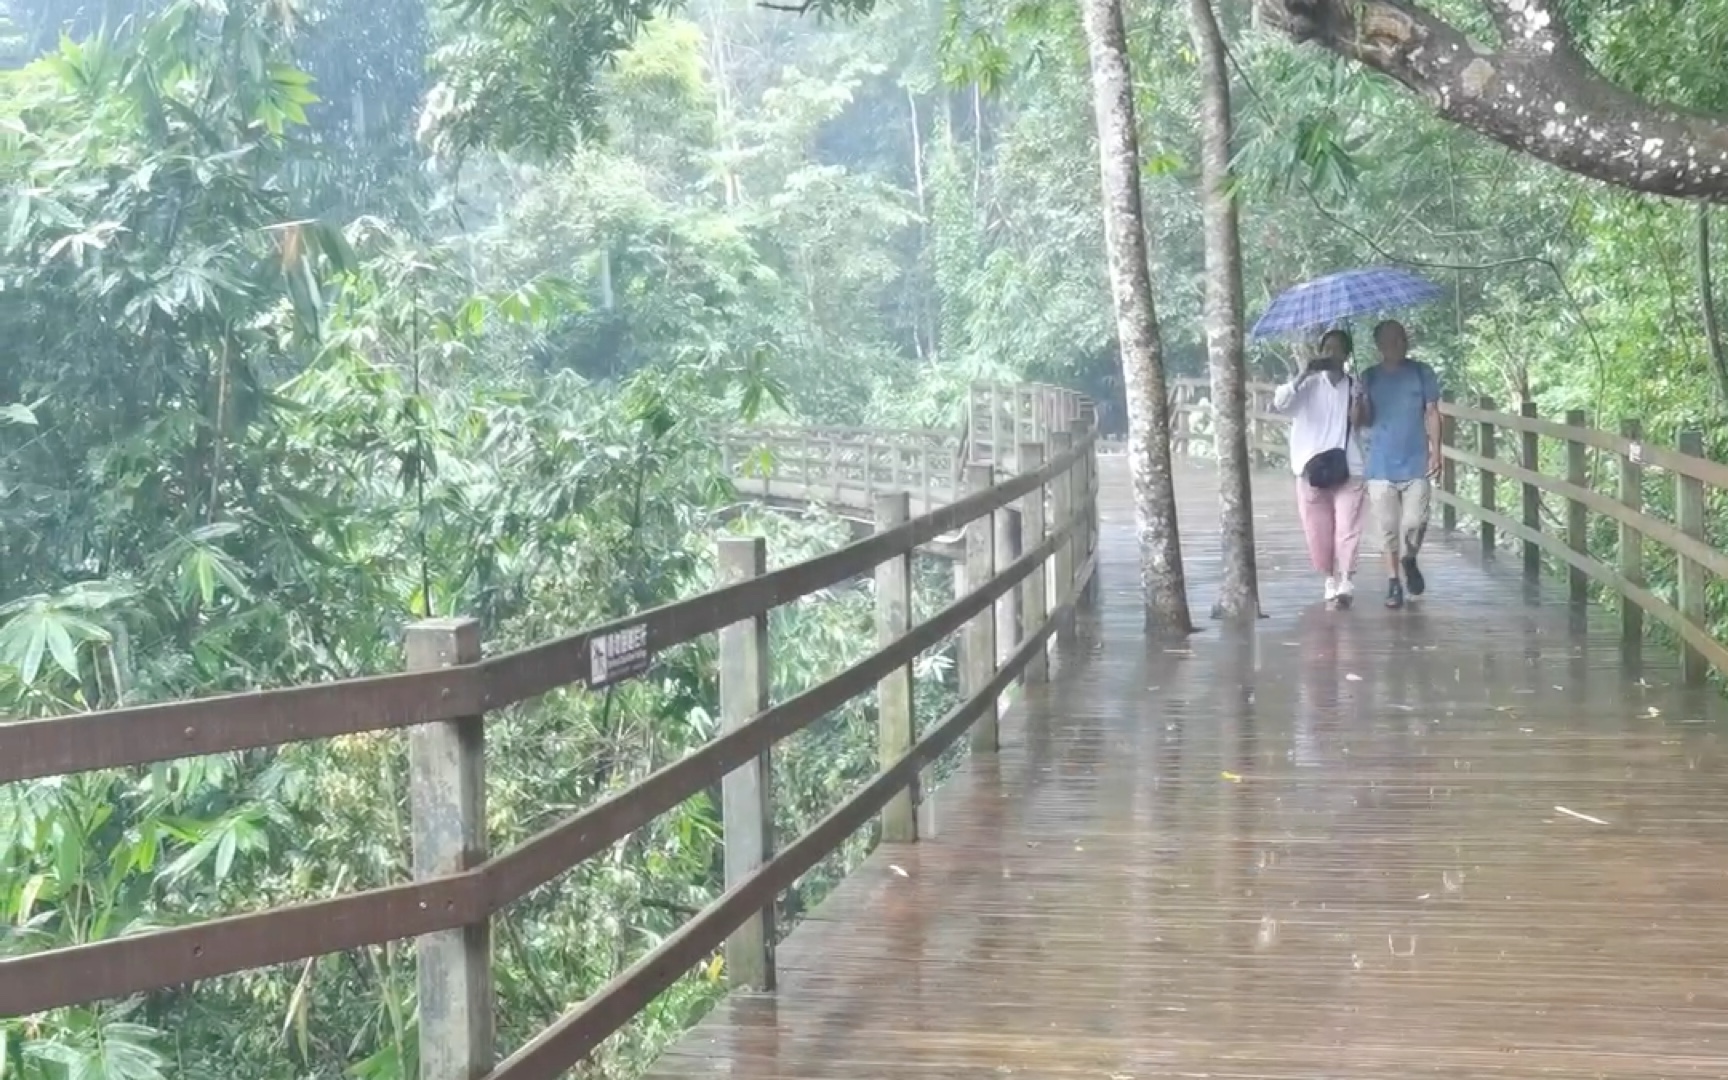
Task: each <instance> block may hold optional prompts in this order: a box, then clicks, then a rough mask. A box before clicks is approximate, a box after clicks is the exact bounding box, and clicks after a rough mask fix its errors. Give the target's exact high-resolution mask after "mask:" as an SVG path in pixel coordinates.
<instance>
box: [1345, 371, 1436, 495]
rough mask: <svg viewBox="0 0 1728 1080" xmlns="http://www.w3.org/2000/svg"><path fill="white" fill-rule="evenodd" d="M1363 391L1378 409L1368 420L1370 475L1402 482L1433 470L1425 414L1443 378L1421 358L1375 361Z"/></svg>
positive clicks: (1369, 477) (1374, 477)
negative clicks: (1392, 364) (1395, 363)
mask: <svg viewBox="0 0 1728 1080" xmlns="http://www.w3.org/2000/svg"><path fill="white" fill-rule="evenodd" d="M1362 390H1363V392H1364V393H1366V394H1367V395H1368V403H1369V405H1370V406H1371V407H1372V408H1373V410H1374V422H1373V423H1371V424H1370V425H1368V469H1367V478H1368V479H1369V480H1389V481H1391V482H1392V483H1394V484H1402V483H1404V482H1405V481H1407V480H1417V479H1420V478H1421V477H1424V476H1427V475H1428V432H1427V428H1426V427H1425V426H1424V422H1423V418H1424V415H1425V414H1426V413H1427V410H1428V406H1429V405H1431V404H1433V403H1435V402H1437V401H1439V400H1440V380H1439V378H1438V377H1436V376H1435V374H1434V369H1433V368H1431V367H1429V366H1428V365H1427V364H1424V363H1422V362H1421V361H1419V360H1406V361H1404V363H1402V364H1400V365H1398V366H1397V367H1396V368H1389V367H1386V366H1385V365H1383V364H1375V365H1374V366H1373V367H1371V368H1369V369H1368V370H1367V371H1364V372H1363V373H1362Z"/></svg>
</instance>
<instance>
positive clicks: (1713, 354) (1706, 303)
mask: <svg viewBox="0 0 1728 1080" xmlns="http://www.w3.org/2000/svg"><path fill="white" fill-rule="evenodd" d="M1698 306H1699V309H1700V311H1701V313H1702V314H1703V316H1704V342H1705V344H1706V345H1708V346H1709V347H1710V371H1711V374H1713V375H1715V376H1716V389H1717V391H1718V392H1719V393H1720V394H1721V395H1722V400H1721V402H1720V404H1721V406H1722V408H1723V409H1728V350H1725V349H1724V348H1723V346H1722V327H1721V325H1720V324H1719V323H1718V321H1717V319H1716V284H1715V281H1714V280H1713V277H1712V274H1711V272H1710V207H1709V205H1708V204H1706V203H1700V204H1699V205H1698Z"/></svg>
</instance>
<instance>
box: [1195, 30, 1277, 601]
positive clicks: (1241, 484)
mask: <svg viewBox="0 0 1728 1080" xmlns="http://www.w3.org/2000/svg"><path fill="white" fill-rule="evenodd" d="M1188 18H1189V23H1190V30H1191V31H1192V33H1193V36H1194V51H1195V53H1196V54H1197V55H1198V56H1199V58H1200V188H1201V192H1200V199H1201V210H1202V212H1203V214H1204V217H1205V233H1206V354H1207V357H1208V358H1209V360H1210V367H1211V369H1212V406H1213V409H1214V410H1215V412H1216V416H1217V420H1216V423H1217V428H1216V431H1215V435H1214V439H1215V445H1216V446H1217V450H1218V514H1219V531H1218V532H1219V538H1220V541H1221V542H1222V544H1223V556H1224V571H1223V578H1222V580H1221V581H1220V582H1219V583H1218V600H1217V602H1216V603H1215V604H1214V605H1213V607H1212V617H1213V618H1221V619H1255V618H1258V617H1259V615H1260V581H1259V576H1258V574H1257V573H1256V571H1255V567H1254V495H1253V490H1252V488H1253V485H1252V483H1251V477H1252V474H1251V472H1250V468H1249V463H1248V403H1247V392H1246V389H1245V387H1244V385H1243V384H1244V383H1245V381H1246V378H1247V376H1246V372H1245V370H1244V369H1245V363H1244V361H1243V357H1242V338H1243V331H1242V236H1241V233H1240V231H1239V228H1238V223H1237V215H1236V194H1235V192H1234V190H1233V189H1232V177H1231V175H1230V142H1231V117H1230V70H1229V68H1228V67H1227V66H1226V65H1225V57H1224V36H1223V33H1222V31H1220V30H1219V28H1218V17H1217V15H1216V13H1214V12H1213V10H1212V0H1188Z"/></svg>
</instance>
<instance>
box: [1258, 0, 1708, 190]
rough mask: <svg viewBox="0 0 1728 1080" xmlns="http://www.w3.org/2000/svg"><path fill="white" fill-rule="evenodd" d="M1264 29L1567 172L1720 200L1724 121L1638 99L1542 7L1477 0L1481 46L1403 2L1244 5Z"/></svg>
mask: <svg viewBox="0 0 1728 1080" xmlns="http://www.w3.org/2000/svg"><path fill="white" fill-rule="evenodd" d="M1256 2H1257V6H1258V9H1259V12H1260V14H1261V16H1262V18H1263V19H1265V20H1266V21H1267V22H1268V23H1270V24H1271V25H1272V26H1274V27H1276V28H1278V29H1280V30H1282V31H1284V32H1285V33H1287V34H1290V35H1291V36H1292V37H1295V38H1296V39H1297V40H1300V41H1313V42H1315V43H1316V44H1319V45H1321V46H1323V47H1325V48H1326V49H1328V50H1330V51H1332V52H1334V53H1337V54H1338V55H1340V56H1344V57H1348V58H1349V59H1352V60H1355V61H1357V62H1358V63H1361V64H1363V65H1365V66H1367V67H1369V68H1372V69H1373V70H1375V71H1378V72H1381V73H1382V74H1384V75H1387V76H1390V77H1391V78H1393V79H1396V80H1397V81H1398V82H1400V83H1402V84H1403V85H1404V86H1406V87H1408V88H1409V89H1410V90H1412V91H1414V92H1415V93H1417V94H1419V95H1420V96H1421V97H1422V98H1423V99H1424V100H1425V101H1427V102H1428V104H1429V105H1430V106H1432V107H1433V109H1434V110H1435V112H1437V113H1439V114H1440V115H1441V116H1443V117H1445V118H1447V119H1448V120H1451V121H1453V122H1455V123H1458V124H1460V125H1463V126H1464V127H1468V128H1471V129H1472V130H1475V131H1478V132H1480V133H1482V134H1484V135H1486V136H1488V137H1489V138H1491V139H1494V140H1496V141H1498V142H1500V143H1503V144H1505V145H1507V146H1510V147H1512V148H1514V149H1516V150H1520V151H1523V152H1524V153H1527V154H1529V155H1531V156H1532V157H1536V158H1540V159H1541V160H1543V161H1547V162H1549V163H1551V164H1553V165H1557V166H1559V167H1560V168H1562V169H1566V170H1568V171H1569V172H1574V173H1577V174H1579V175H1581V176H1588V177H1592V178H1594V179H1597V180H1602V181H1605V182H1607V183H1610V184H1614V185H1617V186H1619V187H1624V188H1629V189H1632V190H1634V191H1644V192H1649V193H1652V194H1657V195H1672V196H1677V197H1681V198H1697V199H1706V200H1709V201H1711V202H1720V203H1728V120H1724V118H1722V117H1713V116H1701V115H1698V114H1694V113H1687V112H1683V111H1681V110H1679V109H1675V108H1672V107H1670V106H1665V105H1660V104H1657V103H1654V102H1650V101H1645V100H1644V99H1642V98H1639V97H1637V96H1636V95H1633V94H1630V93H1627V92H1626V91H1625V90H1622V89H1621V88H1619V87H1618V86H1615V85H1614V84H1613V83H1611V82H1609V81H1608V80H1607V79H1605V78H1603V77H1602V75H1601V73H1599V72H1598V71H1596V70H1595V68H1593V67H1592V66H1591V65H1590V64H1589V63H1588V62H1587V61H1586V60H1584V58H1583V57H1582V56H1580V55H1579V54H1578V52H1577V50H1576V49H1575V48H1574V47H1573V45H1572V41H1571V35H1570V33H1569V31H1568V28H1567V26H1566V24H1565V22H1564V20H1563V19H1562V18H1561V17H1560V15H1559V13H1558V11H1557V10H1556V9H1555V6H1554V4H1553V3H1552V0H1482V3H1483V5H1484V7H1485V8H1486V10H1487V11H1488V13H1489V15H1490V16H1491V17H1492V18H1493V19H1494V22H1495V25H1496V26H1497V27H1498V28H1499V30H1500V33H1501V35H1502V38H1503V41H1502V45H1501V48H1500V49H1499V50H1497V51H1496V50H1492V49H1490V48H1488V47H1486V46H1484V45H1482V44H1481V43H1479V42H1475V41H1471V40H1470V39H1469V38H1467V37H1466V36H1465V35H1464V34H1463V33H1462V32H1461V31H1459V30H1458V29H1457V28H1456V27H1454V26H1452V25H1451V24H1450V23H1447V22H1446V21H1444V20H1442V19H1440V18H1438V17H1437V16H1435V15H1434V14H1433V13H1432V12H1430V11H1428V10H1427V9H1426V8H1424V7H1422V6H1421V5H1420V4H1417V3H1413V2H1410V0H1256Z"/></svg>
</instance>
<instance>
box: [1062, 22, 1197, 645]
mask: <svg viewBox="0 0 1728 1080" xmlns="http://www.w3.org/2000/svg"><path fill="white" fill-rule="evenodd" d="M1080 15H1081V19H1082V21H1083V22H1084V23H1085V26H1086V43H1087V49H1088V52H1089V53H1090V55H1091V61H1092V102H1093V107H1094V110H1095V112H1096V114H1097V121H1098V163H1099V169H1100V172H1101V173H1102V178H1103V212H1104V240H1105V244H1106V246H1107V248H1108V250H1109V254H1110V294H1111V297H1112V299H1113V300H1114V302H1115V306H1116V337H1117V346H1118V348H1119V350H1120V352H1121V356H1122V382H1123V386H1124V388H1125V389H1126V391H1127V398H1128V467H1129V470H1130V471H1131V473H1132V475H1133V478H1134V519H1135V525H1136V528H1137V530H1138V534H1139V540H1140V584H1141V587H1142V589H1143V590H1144V593H1145V601H1146V623H1147V626H1148V628H1150V629H1152V630H1154V631H1155V632H1158V633H1163V634H1171V635H1181V634H1188V633H1192V632H1193V629H1194V624H1193V620H1192V619H1191V618H1190V617H1189V614H1188V585H1187V581H1186V580H1185V579H1184V577H1183V574H1182V544H1181V537H1180V535H1179V534H1178V532H1177V525H1176V485H1175V477H1174V476H1173V475H1172V474H1171V466H1170V411H1169V408H1170V407H1169V401H1168V399H1167V396H1166V389H1165V383H1164V357H1163V344H1162V342H1161V341H1160V340H1159V336H1158V312H1157V309H1156V307H1154V305H1153V303H1152V274H1151V270H1150V268H1149V267H1148V265H1147V262H1146V230H1145V226H1144V224H1143V222H1142V218H1141V212H1140V148H1139V139H1138V137H1137V135H1136V132H1135V126H1134V87H1133V81H1132V79H1131V78H1130V76H1129V72H1128V38H1127V34H1126V33H1125V32H1124V31H1123V27H1122V8H1121V6H1120V4H1119V2H1118V0H1080Z"/></svg>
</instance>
